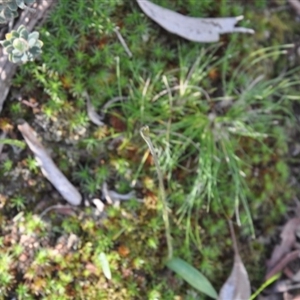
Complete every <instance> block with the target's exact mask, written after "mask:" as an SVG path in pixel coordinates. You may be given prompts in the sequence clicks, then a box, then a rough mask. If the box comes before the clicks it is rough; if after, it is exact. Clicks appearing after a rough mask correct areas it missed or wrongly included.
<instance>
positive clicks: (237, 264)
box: [218, 221, 251, 300]
mask: <svg viewBox="0 0 300 300" xmlns="http://www.w3.org/2000/svg"><path fill="white" fill-rule="evenodd" d="M229 226H230V233H231V239H232V242H233V249H234V264H233V268H232V271H231V274H230V276H229V277H228V279H227V280H226V282H225V283H224V285H223V286H222V288H221V291H220V294H219V297H218V300H229V299H231V300H248V299H249V298H250V295H251V287H250V281H249V278H248V273H247V270H246V268H245V266H244V264H243V262H242V259H241V256H240V254H239V249H238V246H237V242H236V237H235V233H234V228H233V225H232V222H231V221H229Z"/></svg>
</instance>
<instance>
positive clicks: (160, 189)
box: [140, 126, 173, 259]
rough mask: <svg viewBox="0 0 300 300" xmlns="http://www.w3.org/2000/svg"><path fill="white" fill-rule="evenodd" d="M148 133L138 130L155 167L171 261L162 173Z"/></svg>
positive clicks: (169, 235) (171, 249) (170, 254)
mask: <svg viewBox="0 0 300 300" xmlns="http://www.w3.org/2000/svg"><path fill="white" fill-rule="evenodd" d="M149 132H150V131H149V127H148V126H144V127H142V128H141V129H140V134H141V136H142V138H143V139H144V140H145V142H146V143H147V145H148V147H149V150H150V152H151V154H152V156H153V160H154V163H155V167H156V172H157V176H158V183H159V191H160V198H161V202H162V204H163V220H164V223H165V229H166V239H167V245H168V259H171V258H172V257H173V247H172V237H171V233H170V222H169V215H168V206H167V201H166V193H165V188H164V183H163V177H162V172H161V170H160V167H159V163H158V157H157V155H156V153H155V149H154V147H153V144H152V142H151V138H150V135H149Z"/></svg>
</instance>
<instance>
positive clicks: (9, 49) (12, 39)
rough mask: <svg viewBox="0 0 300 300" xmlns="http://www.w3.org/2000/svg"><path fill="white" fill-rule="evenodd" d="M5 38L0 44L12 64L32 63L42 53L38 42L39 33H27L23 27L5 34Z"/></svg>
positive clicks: (41, 43) (40, 44) (40, 42)
mask: <svg viewBox="0 0 300 300" xmlns="http://www.w3.org/2000/svg"><path fill="white" fill-rule="evenodd" d="M5 38H6V39H5V40H3V41H0V43H1V45H2V46H3V47H4V50H5V52H6V53H7V54H8V58H9V60H10V61H12V62H13V63H25V62H27V61H32V60H34V59H35V58H36V57H37V56H39V55H40V54H41V53H42V49H41V48H42V46H43V42H42V41H40V40H39V33H38V32H37V31H34V32H31V33H29V32H28V30H27V29H26V28H25V26H24V25H21V26H20V27H19V28H18V29H17V30H12V31H11V32H9V33H7V34H6V35H5Z"/></svg>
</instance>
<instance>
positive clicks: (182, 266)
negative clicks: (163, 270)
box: [166, 257, 218, 299]
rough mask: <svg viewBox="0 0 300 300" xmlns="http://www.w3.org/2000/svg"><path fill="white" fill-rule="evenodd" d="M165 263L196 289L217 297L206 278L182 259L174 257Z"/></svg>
mask: <svg viewBox="0 0 300 300" xmlns="http://www.w3.org/2000/svg"><path fill="white" fill-rule="evenodd" d="M166 265H167V267H168V268H169V269H171V270H172V271H174V272H175V273H176V274H177V275H179V276H180V277H181V278H183V279H184V280H185V281H186V282H187V283H189V284H190V285H191V286H192V287H194V288H195V289H196V290H198V291H200V292H202V293H204V294H206V295H208V296H210V297H212V298H214V299H217V298H218V294H217V292H216V290H215V289H214V287H213V286H212V285H211V283H210V282H209V281H208V279H207V278H206V277H205V276H204V275H203V274H201V273H200V272H199V271H198V270H197V269H195V268H194V267H193V266H191V265H190V264H188V263H187V262H185V261H184V260H182V259H180V258H176V257H175V258H172V259H170V260H169V261H168V262H167V264H166Z"/></svg>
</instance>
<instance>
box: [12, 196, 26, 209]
mask: <svg viewBox="0 0 300 300" xmlns="http://www.w3.org/2000/svg"><path fill="white" fill-rule="evenodd" d="M9 202H10V206H11V207H13V208H16V209H17V210H23V209H24V208H25V203H26V199H25V198H24V197H22V196H20V195H17V196H15V197H13V198H11V199H10V201H9Z"/></svg>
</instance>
